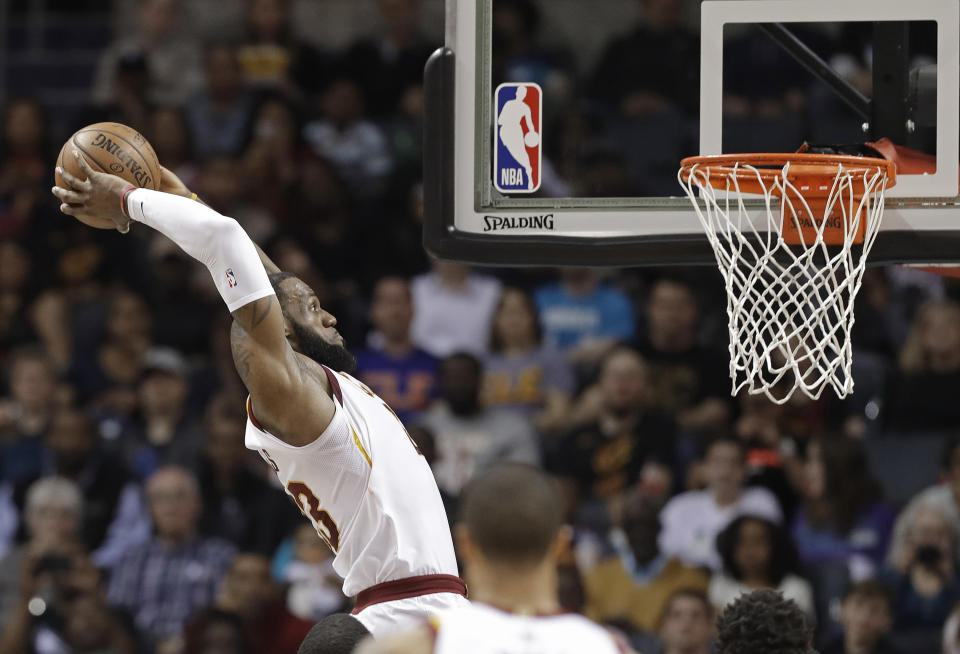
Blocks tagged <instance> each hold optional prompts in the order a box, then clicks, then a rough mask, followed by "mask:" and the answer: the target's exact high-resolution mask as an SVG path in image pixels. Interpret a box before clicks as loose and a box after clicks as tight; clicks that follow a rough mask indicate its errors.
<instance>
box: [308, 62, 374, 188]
mask: <svg viewBox="0 0 960 654" xmlns="http://www.w3.org/2000/svg"><path fill="white" fill-rule="evenodd" d="M320 112H321V115H322V117H321V118H320V119H318V120H315V121H312V122H310V123H308V124H307V126H306V127H305V128H304V132H303V135H304V138H305V139H306V141H307V143H308V144H309V145H310V147H311V148H313V151H314V152H315V153H316V154H318V155H320V156H321V157H323V158H325V159H327V160H329V161H330V162H332V163H333V165H334V167H335V168H336V169H337V172H338V173H339V174H340V176H341V177H342V178H343V180H344V182H345V183H346V185H347V187H348V188H350V189H351V190H352V191H353V192H354V194H355V195H356V196H357V197H360V198H370V197H375V196H377V195H378V194H380V193H381V192H382V191H383V190H384V184H385V182H386V177H387V175H389V173H390V171H391V169H392V167H393V162H392V161H391V158H390V148H389V146H388V144H387V139H386V137H385V136H384V134H383V131H382V130H381V129H380V127H378V126H377V125H376V124H375V123H373V122H371V121H370V120H368V119H367V113H366V106H365V102H364V98H363V94H362V92H361V91H360V88H359V87H358V86H357V84H356V82H354V81H352V80H350V79H348V78H346V77H341V78H339V79H336V80H334V81H332V82H331V83H330V85H329V86H328V87H327V88H326V89H325V90H324V91H323V95H322V97H321V101H320Z"/></svg>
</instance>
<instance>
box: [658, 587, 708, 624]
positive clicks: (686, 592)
mask: <svg viewBox="0 0 960 654" xmlns="http://www.w3.org/2000/svg"><path fill="white" fill-rule="evenodd" d="M681 598H686V599H692V600H696V601H698V602H700V604H702V605H703V610H704V611H705V612H706V615H707V618H708V619H709V618H710V616H712V615H713V604H711V603H710V598H709V597H707V594H706V593H705V592H703V591H702V590H700V589H699V588H678V589H677V590H675V591H673V592H672V593H670V596H669V597H667V601H666V602H664V603H663V610H662V611H660V622H659V625H660V626H663V621H664V620H666V618H667V613H669V612H670V609H672V608H673V603H674V602H676V601H677V600H678V599H681Z"/></svg>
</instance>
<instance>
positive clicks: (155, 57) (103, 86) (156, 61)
mask: <svg viewBox="0 0 960 654" xmlns="http://www.w3.org/2000/svg"><path fill="white" fill-rule="evenodd" d="M184 4H185V3H182V2H179V1H178V0H143V1H142V2H141V3H140V8H139V11H138V13H137V26H136V28H135V29H134V30H132V31H125V32H124V33H123V36H122V37H120V38H119V39H117V40H116V41H114V42H113V43H112V44H110V46H109V47H108V48H107V49H106V50H105V51H104V52H103V54H101V55H100V62H99V64H98V65H97V74H96V79H95V80H94V89H93V97H94V100H95V101H96V102H99V103H101V104H102V103H106V102H107V101H109V99H110V89H111V87H112V86H113V81H114V74H115V71H116V63H117V61H118V60H119V59H122V58H123V57H124V56H129V55H130V54H131V53H137V54H139V55H140V56H142V57H144V58H145V59H146V61H147V63H148V70H149V77H148V89H149V91H150V92H149V96H148V98H147V99H149V100H150V101H151V102H157V103H160V104H180V103H182V102H184V101H185V100H186V99H187V97H188V96H189V94H190V92H191V91H193V90H194V89H195V88H197V86H199V84H200V78H201V66H200V52H199V49H198V48H197V45H196V43H195V42H194V41H193V40H192V39H191V38H190V34H192V31H191V30H189V29H184V27H185V25H184V23H183V20H182V18H183V17H182V13H181V9H182V8H183V5H184Z"/></svg>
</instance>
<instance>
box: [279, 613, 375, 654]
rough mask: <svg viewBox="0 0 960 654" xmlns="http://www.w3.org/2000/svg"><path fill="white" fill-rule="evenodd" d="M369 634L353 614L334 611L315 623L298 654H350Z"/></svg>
mask: <svg viewBox="0 0 960 654" xmlns="http://www.w3.org/2000/svg"><path fill="white" fill-rule="evenodd" d="M369 635H370V632H369V631H367V628H366V627H364V626H363V625H362V624H360V621H359V620H357V619H356V618H354V617H353V616H352V615H348V614H346V613H334V614H333V615H328V616H327V617H325V618H324V619H323V620H321V621H320V622H318V623H317V624H315V625H313V628H312V629H311V630H310V632H309V633H308V634H307V637H306V638H304V639H303V642H302V643H301V644H300V649H298V650H297V654H350V653H351V652H353V650H354V648H356V646H357V645H358V644H359V643H360V641H361V640H363V639H364V638H366V637H367V636H369Z"/></svg>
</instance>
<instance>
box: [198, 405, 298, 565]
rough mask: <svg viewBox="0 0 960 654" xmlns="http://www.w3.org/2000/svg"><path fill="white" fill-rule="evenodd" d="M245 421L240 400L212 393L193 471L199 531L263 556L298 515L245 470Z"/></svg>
mask: <svg viewBox="0 0 960 654" xmlns="http://www.w3.org/2000/svg"><path fill="white" fill-rule="evenodd" d="M245 425H246V414H245V412H244V410H243V401H242V400H241V399H237V398H234V397H230V396H227V395H217V396H215V397H214V398H213V400H211V402H210V404H209V406H208V407H207V411H206V416H205V421H204V427H205V430H204V432H205V436H206V438H205V441H204V444H203V455H202V457H201V459H200V468H199V469H200V472H199V475H198V477H199V481H200V490H201V495H202V496H203V513H202V516H201V519H200V535H201V536H203V537H206V538H219V539H223V540H225V541H228V542H230V543H232V544H233V545H235V546H236V547H237V548H238V549H240V550H243V551H247V552H256V553H258V554H263V555H268V554H271V553H272V552H273V551H274V550H275V549H276V548H277V546H278V545H279V544H280V542H281V541H282V540H283V537H284V535H285V534H286V533H287V532H288V531H289V530H290V528H291V527H292V526H293V525H294V524H299V523H300V522H301V517H300V512H299V511H297V510H296V508H295V507H294V505H293V504H292V503H291V502H290V501H289V499H288V498H287V495H286V493H284V492H283V491H282V490H280V489H279V488H277V487H275V486H272V485H271V484H270V483H268V482H267V481H265V480H264V479H263V478H262V477H260V476H258V475H256V474H254V473H253V472H252V471H251V470H250V466H249V465H248V464H249V463H250V456H251V452H250V451H249V450H247V449H246V448H245V447H244V445H243V434H244V429H245V428H246V427H245Z"/></svg>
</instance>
